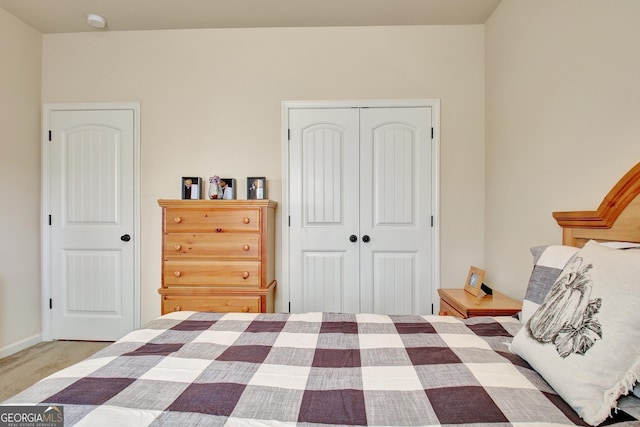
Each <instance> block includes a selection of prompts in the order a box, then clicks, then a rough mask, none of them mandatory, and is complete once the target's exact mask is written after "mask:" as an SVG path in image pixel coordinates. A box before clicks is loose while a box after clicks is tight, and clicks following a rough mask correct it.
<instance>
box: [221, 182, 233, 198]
mask: <svg viewBox="0 0 640 427" xmlns="http://www.w3.org/2000/svg"><path fill="white" fill-rule="evenodd" d="M220 186H221V187H222V198H223V199H226V200H233V199H235V198H236V179H235V178H220Z"/></svg>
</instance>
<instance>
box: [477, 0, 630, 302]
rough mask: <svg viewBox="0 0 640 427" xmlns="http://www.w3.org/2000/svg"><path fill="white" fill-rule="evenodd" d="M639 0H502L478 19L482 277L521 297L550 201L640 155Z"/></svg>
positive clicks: (581, 198) (592, 196) (562, 207)
mask: <svg viewBox="0 0 640 427" xmlns="http://www.w3.org/2000/svg"><path fill="white" fill-rule="evenodd" d="M639 20H640V2H638V1H636V0H614V1H609V0H563V1H557V0H502V2H501V3H500V5H499V6H498V8H497V9H496V10H495V12H494V13H493V14H492V16H491V17H490V18H489V20H488V21H487V23H486V25H485V49H486V61H485V62H486V72H485V73H486V76H487V78H486V202H485V203H486V211H485V217H486V222H485V232H486V235H485V242H486V244H485V258H486V269H487V281H488V283H491V284H492V285H493V286H494V287H495V288H499V289H500V290H504V291H505V292H507V293H508V294H510V295H512V296H514V297H517V298H522V297H523V295H524V292H525V287H526V283H527V280H528V278H529V275H530V273H531V265H532V264H531V261H532V258H531V256H530V254H529V251H528V249H529V247H531V246H534V245H543V244H551V243H560V242H561V229H560V227H559V226H558V225H557V223H556V222H555V220H554V219H553V218H552V217H551V212H553V211H567V210H595V209H596V208H597V207H598V205H599V204H600V202H601V201H602V198H603V197H604V196H605V195H606V193H607V192H608V191H609V189H610V188H611V187H612V186H613V185H614V184H615V183H616V182H617V181H618V180H619V179H620V178H621V177H622V176H623V175H624V174H625V173H626V172H627V171H628V170H629V169H630V168H631V167H632V166H634V165H635V164H636V163H637V162H639V161H640V139H639V138H640V120H638V118H639V117H640V79H639V78H638V76H640V54H639V52H640V51H639V50H638V40H640V26H638V24H637V23H638V21H639Z"/></svg>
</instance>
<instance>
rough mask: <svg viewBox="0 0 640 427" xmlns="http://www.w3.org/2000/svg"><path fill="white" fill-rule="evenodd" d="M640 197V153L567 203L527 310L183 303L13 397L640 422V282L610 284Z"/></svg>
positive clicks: (341, 420) (101, 419)
mask: <svg viewBox="0 0 640 427" xmlns="http://www.w3.org/2000/svg"><path fill="white" fill-rule="evenodd" d="M639 193H640V163H639V164H638V165H636V166H635V167H634V168H633V169H632V170H631V171H629V173H627V174H626V175H625V176H624V177H623V178H622V179H621V180H620V181H619V182H618V183H617V184H616V185H615V186H614V187H613V189H612V190H611V191H610V192H609V194H608V195H607V196H606V197H605V198H604V200H603V202H602V204H601V205H600V207H599V208H598V210H596V211H581V212H556V213H554V217H555V218H556V220H557V221H558V223H559V224H560V225H561V226H562V227H563V244H562V245H548V246H544V247H536V248H532V253H533V254H534V267H533V271H532V274H531V279H530V283H529V286H528V289H527V295H526V297H525V304H524V305H523V313H522V314H523V317H524V318H525V319H519V318H515V317H476V318H470V319H459V318H455V317H447V316H433V315H426V316H410V315H402V316H394V315H378V314H365V313H363V314H345V313H271V314H250V313H208V312H176V313H171V314H167V315H165V316H162V317H160V318H158V319H156V320H154V321H152V322H150V323H149V324H148V325H146V326H145V327H143V328H142V329H139V330H136V331H134V332H132V333H130V334H128V335H127V336H125V337H124V338H122V339H121V340H119V341H117V342H115V343H114V344H112V345H109V346H108V347H106V348H105V349H103V350H101V351H100V352H98V353H96V354H95V355H93V356H92V357H90V358H88V359H86V360H84V361H82V362H80V363H78V364H76V365H74V366H71V367H69V368H66V369H64V370H62V371H60V372H57V373H55V374H53V375H51V376H49V377H47V378H45V379H43V380H42V381H40V382H39V383H37V384H35V385H34V386H32V387H30V388H29V389H27V390H25V391H24V392H22V393H20V394H18V395H16V396H14V397H12V398H11V399H9V400H7V401H5V402H3V405H14V406H15V405H24V406H31V405H38V406H44V407H46V408H47V409H49V410H51V408H55V410H56V411H63V414H64V423H65V425H79V426H81V425H86V426H100V425H110V426H146V425H154V426H155V425H158V426H173V425H176V426H178V425H179V426H192V425H203V426H205V425H206V426H218V425H219V426H223V425H224V426H281V425H282V426H284V425H305V426H327V425H332V426H336V425H370V426H440V425H441V426H462V425H465V426H469V425H474V426H529V425H531V426H533V425H536V426H563V425H597V424H600V423H602V422H603V423H604V424H615V425H619V426H623V425H640V421H638V420H640V403H639V402H640V399H639V398H637V397H635V396H634V395H633V393H632V391H633V387H634V385H635V382H636V381H637V380H638V377H639V376H640V375H639V374H640V373H639V372H638V371H640V366H639V363H640V362H639V361H638V359H639V357H638V355H639V354H640V353H639V348H640V336H639V335H638V332H635V331H634V329H640V328H634V327H633V325H634V324H635V325H637V323H638V320H640V319H638V315H637V314H635V312H637V311H638V310H636V309H632V310H628V311H631V312H632V313H631V314H620V315H621V316H622V319H623V322H620V321H618V320H617V319H618V317H617V316H618V314H615V315H614V313H613V311H612V310H611V309H610V308H609V307H610V306H611V305H612V303H610V301H613V299H614V298H622V299H626V301H627V302H628V303H630V304H632V306H633V304H634V303H635V302H640V301H639V299H638V298H637V296H636V295H637V294H638V292H637V284H636V285H635V286H636V287H635V289H636V291H633V292H629V291H627V290H626V288H624V287H623V288H622V289H620V290H615V292H614V291H606V290H604V291H601V286H600V281H601V280H600V276H598V274H600V273H599V272H600V271H601V270H602V269H604V270H606V271H607V274H608V275H609V274H613V275H616V274H618V273H616V272H617V271H618V270H623V272H624V274H626V272H627V270H630V271H631V273H630V274H631V275H632V276H633V275H635V274H636V273H637V272H636V271H635V270H634V269H635V268H636V267H635V264H638V265H640V262H635V264H634V261H640V258H639V256H640V250H635V249H626V247H627V246H634V245H633V244H631V245H627V244H628V243H634V242H635V243H637V242H640V197H637V195H638V194H639ZM592 239H597V240H598V241H599V242H617V243H615V245H613V246H615V247H616V248H615V249H614V248H612V247H611V246H604V245H603V244H601V243H595V242H593V241H592ZM620 242H621V243H620ZM621 246H622V247H623V248H621ZM601 253H602V254H604V255H603V256H602V257H601V258H602V259H606V258H607V257H613V258H614V259H615V262H614V266H613V273H612V272H611V271H610V270H607V269H606V268H605V267H601V265H600V254H601ZM594 254H595V256H596V258H595V259H596V261H590V260H592V258H590V257H593V256H594ZM619 257H622V258H624V259H623V261H619V259H618V258H619ZM576 259H580V261H581V262H583V261H589V262H590V264H589V266H590V268H589V269H588V268H586V267H585V265H584V262H583V263H582V264H580V265H579V266H577V267H576V266H574V264H575V263H576ZM621 263H622V264H621ZM625 263H627V264H625ZM621 265H623V266H625V267H624V268H620V266H621ZM627 265H630V267H629V268H627V267H626V266H627ZM576 272H577V273H576ZM583 273H584V274H583ZM624 274H618V275H620V276H622V279H620V280H622V281H624V282H625V285H624V286H627V285H628V286H633V284H634V283H633V282H634V281H633V280H627V279H626V277H625V276H624ZM587 277H588V278H589V279H590V280H591V279H593V280H592V281H591V282H588V283H586V282H585V280H584V279H585V278H587ZM607 277H610V276H607ZM637 277H640V276H637ZM618 279H619V278H618V276H616V277H615V280H618ZM629 281H630V282H631V283H630V284H627V283H626V282H629ZM636 281H637V279H636ZM606 282H607V283H606V287H607V288H609V289H611V288H613V287H615V286H617V285H615V284H612V283H611V280H609V279H607V280H606ZM544 286H547V289H546V290H541V289H540V288H541V287H544ZM560 286H564V288H563V289H571V290H572V292H574V293H572V294H571V295H569V296H568V297H567V296H566V294H563V295H560V294H559V292H558V289H559V287H560ZM576 289H577V290H578V291H576ZM602 292H604V293H602ZM607 292H609V293H607ZM575 295H578V296H580V297H581V298H578V299H577V300H576V299H575V298H574V297H575ZM558 305H562V310H561V311H560V314H561V315H562V316H564V317H563V319H562V321H561V323H558V322H559V321H557V319H558V312H554V311H553V309H554V307H557V306H558ZM636 307H637V305H636ZM580 310H582V311H580ZM578 311H580V313H582V314H581V315H580V316H576V315H568V314H567V313H577V312H578ZM617 311H619V312H621V313H622V312H625V310H617ZM549 313H551V314H549ZM554 316H555V317H554ZM578 317H579V319H578ZM549 319H551V321H550V320H549ZM553 321H555V324H553V326H552V327H546V329H545V328H542V327H541V326H540V325H541V324H544V323H545V322H551V323H553ZM558 325H559V326H558ZM576 325H577V326H576ZM556 326H557V327H556ZM553 327H556V330H554V333H555V335H554V336H555V338H549V337H548V335H550V333H549V332H548V331H549V330H553ZM614 327H615V328H616V332H615V333H612V332H610V331H611V330H612V329H613V328H614ZM625 327H627V329H624V328H625ZM598 334H599V335H598ZM558 337H560V338H558ZM612 349H614V350H615V351H612ZM593 357H596V359H595V361H594V360H592V359H593ZM597 357H605V358H607V357H608V358H611V359H604V360H603V359H598V358H597ZM584 363H587V364H586V365H584ZM583 365H584V366H583ZM575 369H578V371H576V370H575ZM556 371H560V372H556ZM583 373H585V374H584V375H583ZM558 375H559V378H556V376H558ZM563 375H564V376H563ZM594 376H596V377H598V378H596V379H594V378H593V377H594ZM600 377H602V378H600ZM576 381H577V382H576ZM581 381H582V382H581ZM599 382H602V383H603V384H599ZM596 383H598V387H595V391H594V390H592V389H594V384H596ZM551 384H554V385H553V386H552V385H551ZM612 384H613V385H612ZM566 389H568V391H567V390H566ZM558 390H560V392H559V391H558ZM583 390H586V391H587V394H589V393H592V394H593V393H595V394H596V397H595V398H594V397H593V396H586V397H585V396H584V395H581V394H580V393H582V392H583ZM602 390H605V393H604V396H603V397H602V399H601V400H602V401H603V402H596V403H593V399H595V400H598V399H600V397H601V396H600V395H601V394H603V392H602ZM611 390H614V391H613V392H612V391H611ZM575 393H578V396H577V397H576V396H575V395H574V394H575ZM585 399H587V400H585ZM589 399H591V400H589ZM585 402H586V403H585ZM595 406H599V407H600V406H602V408H599V409H598V410H597V413H593V407H595ZM576 411H577V412H576ZM603 411H606V413H605V412H603ZM603 414H604V418H602V417H603Z"/></svg>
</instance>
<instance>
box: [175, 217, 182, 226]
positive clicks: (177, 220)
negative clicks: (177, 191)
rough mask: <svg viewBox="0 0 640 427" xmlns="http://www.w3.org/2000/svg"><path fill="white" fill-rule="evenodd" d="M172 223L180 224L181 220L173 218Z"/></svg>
mask: <svg viewBox="0 0 640 427" xmlns="http://www.w3.org/2000/svg"><path fill="white" fill-rule="evenodd" d="M173 222H175V223H177V224H180V223H181V222H182V218H180V217H179V216H177V217H175V218H173Z"/></svg>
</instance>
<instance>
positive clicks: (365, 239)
mask: <svg viewBox="0 0 640 427" xmlns="http://www.w3.org/2000/svg"><path fill="white" fill-rule="evenodd" d="M370 240H371V237H369V236H368V235H367V234H365V235H364V236H362V241H363V242H365V243H369V241H370Z"/></svg>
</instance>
